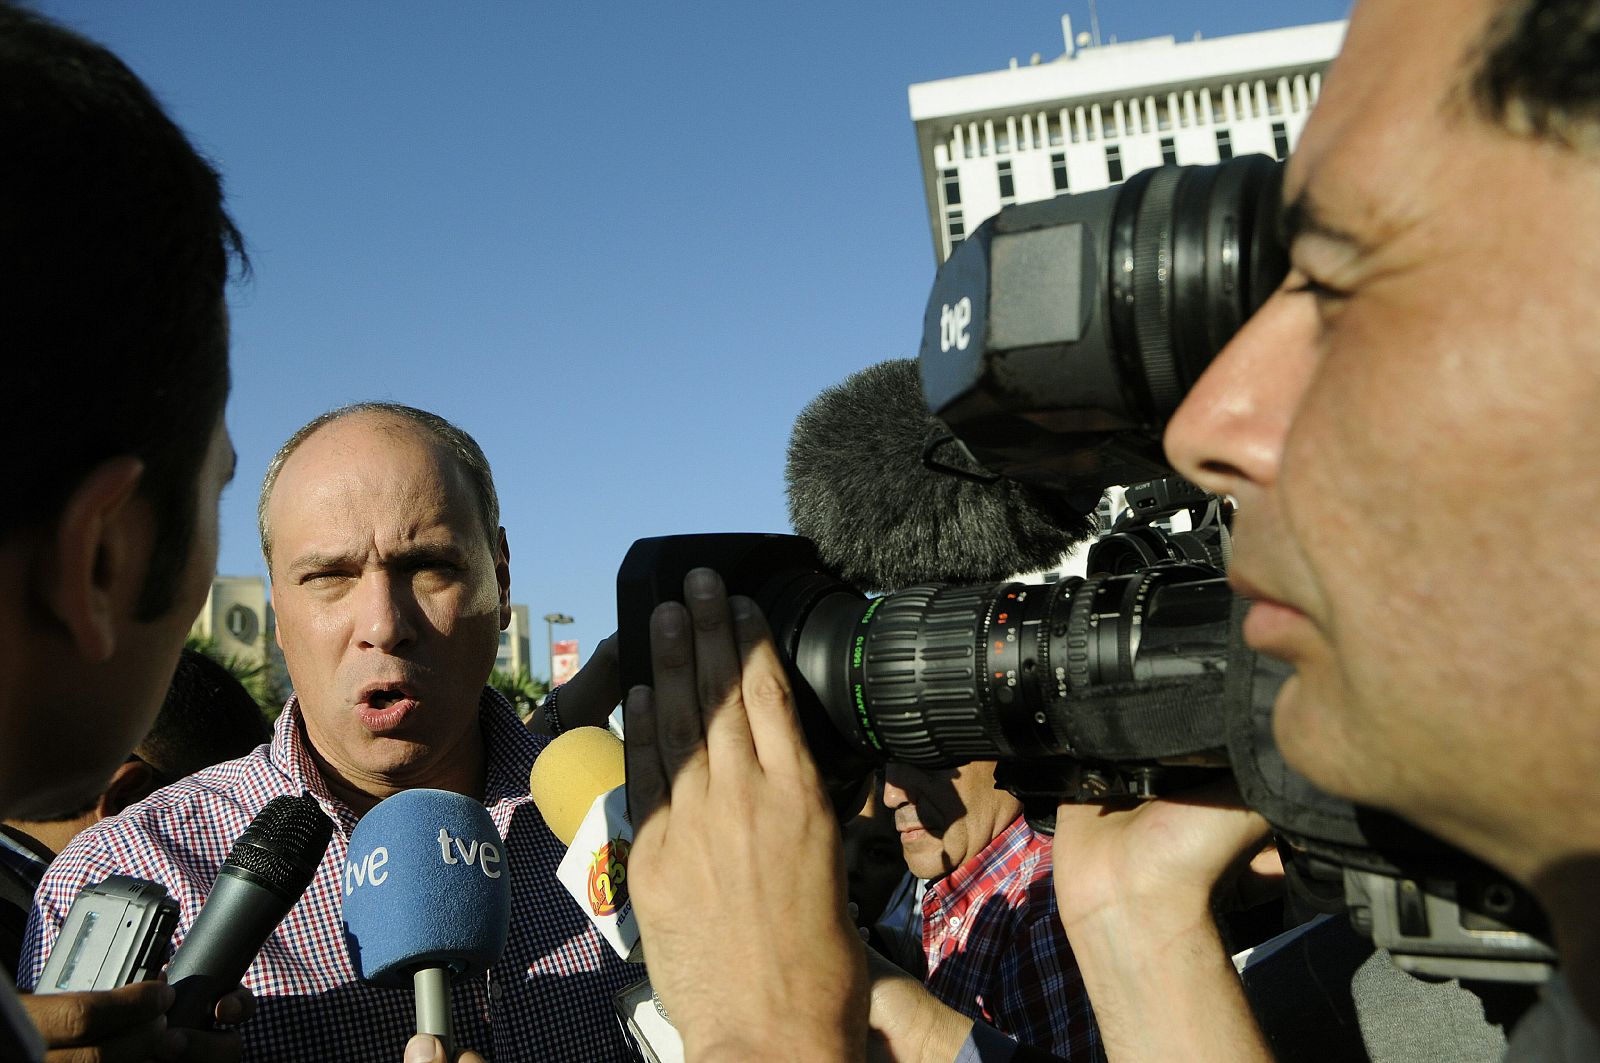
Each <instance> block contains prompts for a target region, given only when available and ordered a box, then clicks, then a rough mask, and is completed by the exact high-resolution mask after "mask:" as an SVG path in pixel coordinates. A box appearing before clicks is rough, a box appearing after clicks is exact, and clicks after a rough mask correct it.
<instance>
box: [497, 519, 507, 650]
mask: <svg viewBox="0 0 1600 1063" xmlns="http://www.w3.org/2000/svg"><path fill="white" fill-rule="evenodd" d="M498 546H499V549H498V551H497V556H496V557H495V559H494V578H495V582H496V583H498V584H499V585H500V630H501V631H504V630H505V629H506V628H508V627H510V626H511V543H510V541H509V540H507V539H506V530H505V529H504V528H501V529H500V542H499V544H498Z"/></svg>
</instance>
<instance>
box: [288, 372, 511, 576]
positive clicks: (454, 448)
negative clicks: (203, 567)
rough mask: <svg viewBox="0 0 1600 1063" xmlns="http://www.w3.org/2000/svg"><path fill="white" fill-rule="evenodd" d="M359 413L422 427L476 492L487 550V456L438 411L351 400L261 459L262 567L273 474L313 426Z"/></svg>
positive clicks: (496, 525)
mask: <svg viewBox="0 0 1600 1063" xmlns="http://www.w3.org/2000/svg"><path fill="white" fill-rule="evenodd" d="M363 413H367V414H377V415H380V416H387V417H389V418H390V419H391V420H396V421H400V422H403V423H405V424H409V425H413V426H415V427H417V428H420V429H422V431H423V434H424V435H426V436H428V437H429V438H430V439H432V440H433V441H434V442H435V443H436V444H438V445H439V446H440V447H441V448H443V449H444V451H445V452H446V453H448V454H449V455H450V456H451V457H452V458H454V459H455V460H456V464H457V465H459V466H460V467H461V471H462V472H464V473H466V474H467V480H468V482H469V483H471V484H472V490H473V494H475V495H476V496H477V503H478V520H479V521H480V522H481V523H482V524H483V532H484V535H485V537H486V538H487V540H488V543H489V552H490V553H491V554H492V553H493V552H494V551H495V548H496V547H497V546H498V545H499V541H500V540H499V533H500V496H499V495H498V494H496V493H495V489H494V473H493V472H492V471H490V469H489V459H488V458H486V457H485V456H484V454H483V448H482V447H480V446H478V441H477V440H475V439H473V438H472V437H471V436H470V435H468V434H467V433H466V432H464V431H462V430H461V429H460V428H457V427H456V426H455V425H453V424H451V423H450V422H449V421H447V420H445V419H444V418H443V417H440V416H439V415H438V414H436V413H429V412H428V411H427V410H419V409H417V408H416V407H415V406H405V405H402V404H401V403H398V402H355V403H351V404H350V405H348V406H341V407H339V408H338V409H337V410H329V411H328V412H327V413H325V414H322V415H321V416H320V417H316V418H314V419H313V420H311V421H310V422H308V423H307V424H305V425H304V426H303V427H301V428H300V430H299V431H297V432H295V434H294V435H292V436H290V437H289V439H288V442H286V443H284V444H283V446H281V447H279V448H278V452H277V453H276V454H274V455H273V456H272V461H271V462H270V463H269V464H268V465H267V475H266V476H265V477H264V478H263V479H262V481H261V497H260V498H259V499H258V500H257V502H256V527H257V528H258V529H259V530H260V532H261V556H262V557H263V558H265V559H266V562H267V568H268V569H271V567H272V529H271V528H270V527H269V526H268V524H267V503H268V502H270V501H271V500H272V489H273V488H274V487H276V486H277V483H278V474H279V473H280V472H282V471H283V464H284V462H286V461H288V460H289V456H290V455H291V454H293V453H294V452H295V451H296V450H298V449H300V444H301V443H304V442H305V441H306V440H307V439H309V438H310V437H311V436H312V435H313V434H314V433H316V431H317V430H318V429H320V428H322V427H324V426H326V425H330V424H332V423H333V422H334V421H340V420H343V419H344V418H346V417H351V416H354V415H356V414H363Z"/></svg>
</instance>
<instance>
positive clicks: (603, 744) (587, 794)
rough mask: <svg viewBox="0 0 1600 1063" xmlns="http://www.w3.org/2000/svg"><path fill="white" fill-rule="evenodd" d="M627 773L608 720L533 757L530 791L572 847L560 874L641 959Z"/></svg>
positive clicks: (604, 933) (600, 925) (614, 938)
mask: <svg viewBox="0 0 1600 1063" xmlns="http://www.w3.org/2000/svg"><path fill="white" fill-rule="evenodd" d="M625 779H626V772H625V769H624V768H623V757H622V742H621V740H619V739H618V738H617V737H616V736H615V735H613V734H612V733H611V732H610V731H608V730H606V729H605V728H603V727H574V728H572V729H571V730H569V731H563V732H562V733H561V734H560V735H559V736H558V737H557V738H556V739H555V740H554V741H552V742H551V743H550V744H549V745H548V746H545V748H544V751H543V752H541V753H540V754H539V756H538V759H536V760H535V761H534V762H533V770H532V771H531V772H530V773H529V774H528V792H529V793H530V794H531V795H532V796H533V803H534V804H535V805H536V806H538V809H539V814H540V815H541V816H543V817H544V821H545V824H546V825H547V826H549V828H550V833H552V834H554V835H555V836H556V837H557V838H559V839H561V844H563V845H565V846H566V847H567V855H566V856H564V857H562V859H561V863H560V865H559V866H557V868H556V877H557V878H558V879H560V880H561V884H562V885H564V886H566V887H567V892H568V893H570V894H572V898H573V900H575V901H577V902H578V905H579V907H581V908H583V910H584V911H585V912H586V913H587V914H588V915H589V917H590V918H591V919H592V920H594V924H595V928H596V929H597V930H599V931H600V936H601V937H603V938H605V939H606V940H607V941H609V942H610V943H611V947H612V948H614V949H616V950H617V955H619V956H621V957H622V958H623V959H625V960H632V961H635V962H642V961H643V959H644V955H643V951H642V950H641V949H640V948H639V924H638V922H637V921H636V920H635V919H634V916H633V902H632V900H630V899H629V897H628V850H629V849H630V848H632V847H633V823H632V821H630V820H629V819H628V794H627V789H626V787H624V786H623V782H624V781H625Z"/></svg>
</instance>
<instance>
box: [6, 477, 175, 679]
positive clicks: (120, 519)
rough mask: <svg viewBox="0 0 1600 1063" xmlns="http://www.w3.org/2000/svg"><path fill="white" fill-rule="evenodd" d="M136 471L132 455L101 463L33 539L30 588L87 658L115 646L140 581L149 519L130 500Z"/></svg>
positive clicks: (106, 654)
mask: <svg viewBox="0 0 1600 1063" xmlns="http://www.w3.org/2000/svg"><path fill="white" fill-rule="evenodd" d="M143 475H144V463H143V462H142V461H140V460H139V459H138V458H136V457H133V456H132V455H126V456H123V457H118V458H113V459H111V460H110V461H106V462H102V463H101V464H100V465H99V466H97V467H95V468H94V469H93V470H91V471H90V472H89V474H88V475H87V476H85V477H84V478H83V479H82V480H80V481H79V482H78V485H77V486H76V487H75V488H73V490H72V493H71V494H70V495H68V496H67V500H66V504H65V505H63V506H62V507H61V512H60V513H59V514H58V515H57V517H56V520H55V522H54V524H53V525H52V526H51V528H50V530H49V534H50V539H49V541H47V542H43V543H41V544H40V558H39V561H40V564H39V565H38V566H37V568H35V570H34V572H35V575H34V577H33V579H34V587H35V591H36V594H37V596H38V599H39V600H40V601H41V602H42V603H43V605H44V608H45V610H46V611H47V612H48V614H49V616H50V618H51V620H52V621H54V622H55V623H56V624H58V625H60V627H61V628H62V629H64V631H65V633H66V635H67V637H68V638H69V639H70V640H71V641H72V643H73V644H74V648H75V649H76V651H77V653H78V655H79V656H80V657H82V658H83V659H84V660H86V661H90V662H100V661H104V660H106V659H107V658H108V657H110V656H111V655H112V654H113V653H115V652H116V649H117V628H118V620H119V618H120V617H122V616H123V615H125V614H127V613H130V612H131V611H132V608H133V603H134V602H135V601H136V600H137V598H138V595H139V591H140V589H141V588H142V587H143V586H144V579H145V569H146V565H145V563H144V562H145V561H146V560H147V558H148V555H149V552H150V545H151V534H152V519H151V514H150V512H149V510H148V508H147V507H145V506H144V505H141V504H139V503H138V501H137V500H138V488H139V479H140V477H141V476H143Z"/></svg>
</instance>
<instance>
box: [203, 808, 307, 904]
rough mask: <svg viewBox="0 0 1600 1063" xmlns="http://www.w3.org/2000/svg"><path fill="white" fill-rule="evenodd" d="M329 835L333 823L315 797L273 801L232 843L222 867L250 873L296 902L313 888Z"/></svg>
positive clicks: (292, 902) (291, 902) (284, 896)
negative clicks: (307, 890)
mask: <svg viewBox="0 0 1600 1063" xmlns="http://www.w3.org/2000/svg"><path fill="white" fill-rule="evenodd" d="M332 837H333V820H331V819H329V818H328V817H327V815H326V814H324V813H323V811H322V808H321V806H319V805H318V804H317V800H316V798H314V797H312V796H311V795H310V794H301V795H299V796H298V797H290V796H283V797H274V798H273V799H272V800H271V801H268V802H267V805H266V807H265V808H263V809H262V810H261V811H260V812H259V813H257V814H256V818H255V819H253V820H251V821H250V826H248V827H246V828H245V832H244V833H243V834H241V835H239V839H238V841H236V842H234V843H233V848H232V849H231V850H229V852H228V859H227V860H226V861H224V862H223V867H224V868H228V867H235V868H239V869H241V870H243V871H248V872H249V873H250V874H251V875H253V876H255V878H256V879H257V880H258V881H260V882H262V883H263V884H265V885H267V886H269V887H270V888H271V889H273V890H274V891H276V892H277V893H279V894H280V895H281V896H283V898H284V899H285V900H287V901H288V902H289V903H290V904H294V903H295V902H296V901H298V900H299V899H300V895H301V894H303V893H305V891H306V887H307V886H309V885H311V880H312V878H313V877H315V876H316V873H317V866H318V865H319V864H321V863H322V854H323V853H325V852H327V850H328V840H329V839H330V838H332Z"/></svg>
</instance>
